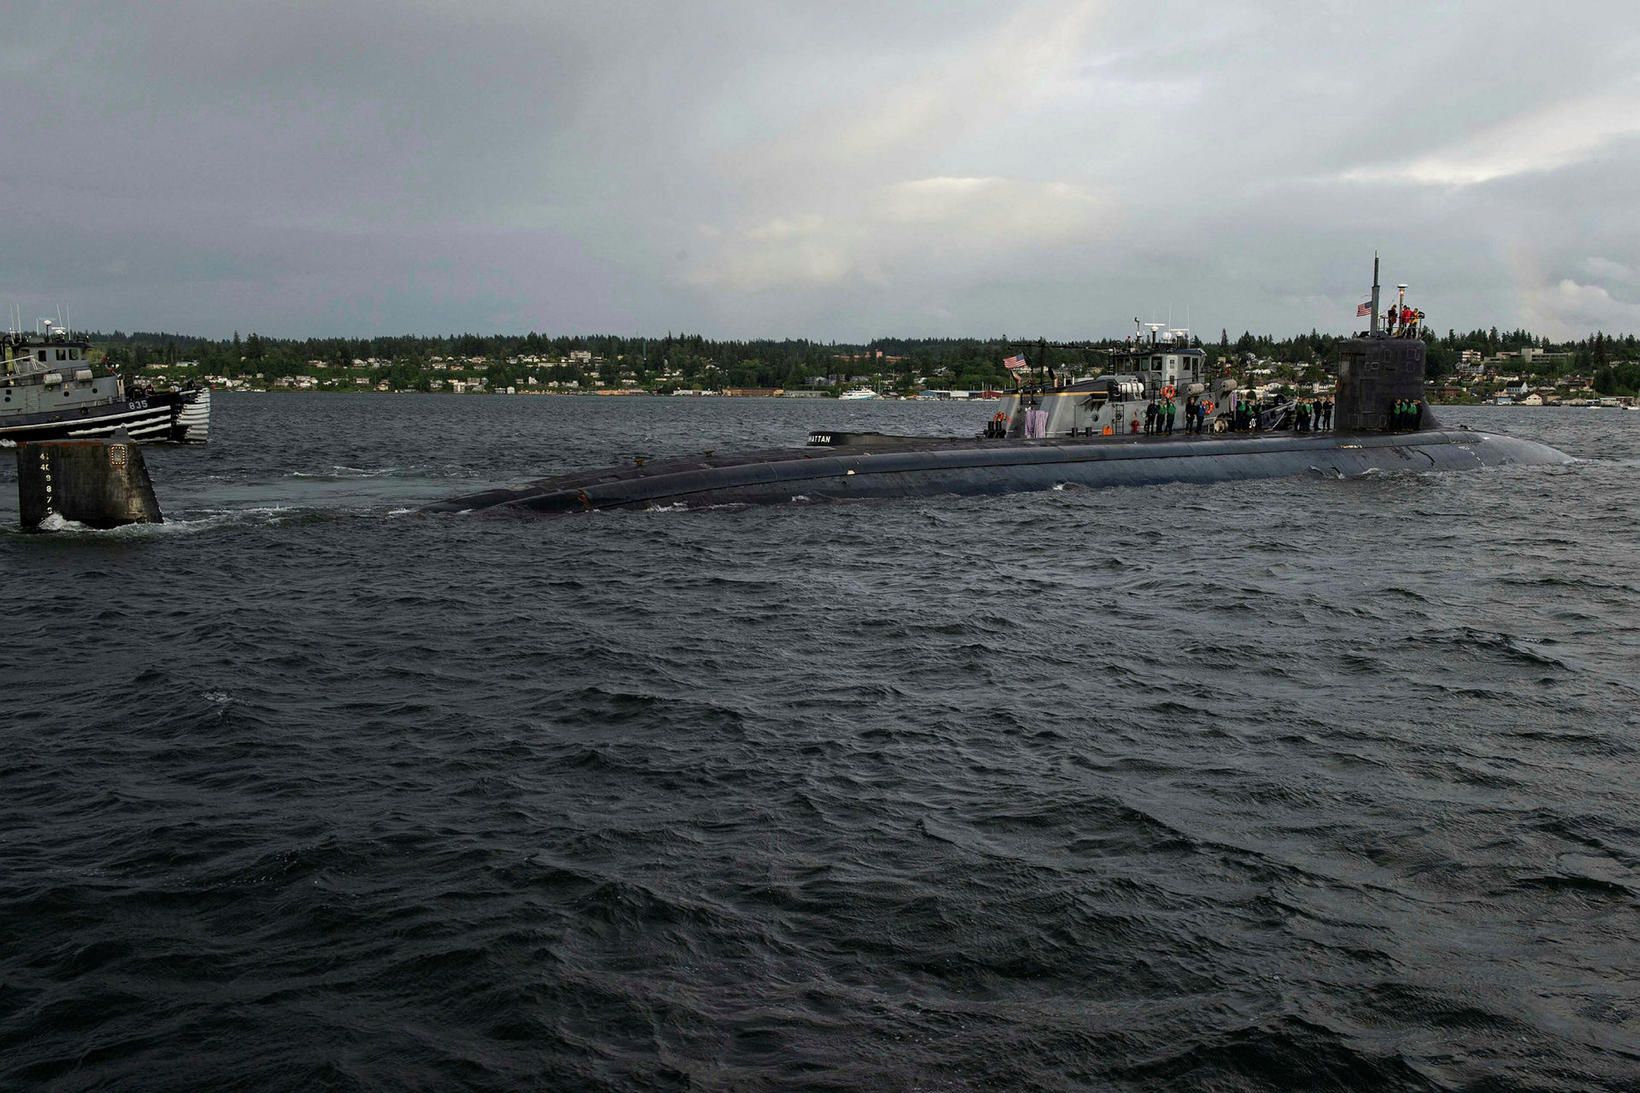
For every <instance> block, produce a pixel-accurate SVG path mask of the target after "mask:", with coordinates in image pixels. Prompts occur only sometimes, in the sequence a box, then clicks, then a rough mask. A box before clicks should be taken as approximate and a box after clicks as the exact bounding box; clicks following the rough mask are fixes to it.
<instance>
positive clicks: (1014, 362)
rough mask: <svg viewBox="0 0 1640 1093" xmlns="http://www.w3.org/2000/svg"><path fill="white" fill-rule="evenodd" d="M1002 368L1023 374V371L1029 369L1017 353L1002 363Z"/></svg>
mask: <svg viewBox="0 0 1640 1093" xmlns="http://www.w3.org/2000/svg"><path fill="white" fill-rule="evenodd" d="M1002 367H1004V368H1006V369H1007V370H1008V371H1010V372H1023V371H1025V369H1027V368H1029V367H1030V365H1028V364H1026V363H1025V358H1024V357H1022V356H1020V355H1019V354H1018V353H1015V354H1014V355H1013V356H1011V357H1009V358H1008V359H1006V360H1004V361H1003V362H1002Z"/></svg>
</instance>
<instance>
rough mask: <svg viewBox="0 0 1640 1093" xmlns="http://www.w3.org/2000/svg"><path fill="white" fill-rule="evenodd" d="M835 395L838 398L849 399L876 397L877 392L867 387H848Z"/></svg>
mask: <svg viewBox="0 0 1640 1093" xmlns="http://www.w3.org/2000/svg"><path fill="white" fill-rule="evenodd" d="M837 397H838V398H840V399H850V400H854V399H863V398H876V397H877V392H875V391H873V390H872V389H871V388H869V387H854V388H850V389H849V390H847V391H844V392H843V393H842V394H840V395H838V396H837Z"/></svg>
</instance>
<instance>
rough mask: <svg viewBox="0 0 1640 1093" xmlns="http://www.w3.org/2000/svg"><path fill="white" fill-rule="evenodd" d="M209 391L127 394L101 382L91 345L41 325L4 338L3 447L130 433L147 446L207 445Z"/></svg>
mask: <svg viewBox="0 0 1640 1093" xmlns="http://www.w3.org/2000/svg"><path fill="white" fill-rule="evenodd" d="M210 428H211V392H210V388H208V387H196V388H189V389H184V390H171V391H155V390H153V389H151V388H147V387H143V388H141V389H136V388H134V389H132V390H130V391H127V390H126V387H125V384H124V382H123V381H122V380H121V379H120V377H119V376H117V375H112V374H106V375H101V376H99V375H97V374H96V369H95V368H94V367H93V364H92V361H91V345H90V343H89V342H86V341H83V340H79V339H76V338H73V337H71V336H70V334H69V332H68V331H67V330H66V329H64V328H62V327H60V326H58V325H57V324H56V323H53V322H52V321H51V320H50V319H42V320H41V322H40V329H39V330H38V331H36V332H35V333H33V334H26V333H20V332H18V331H17V330H16V329H13V330H12V331H11V332H10V333H8V334H6V335H4V336H3V337H0V444H4V445H8V446H9V444H16V443H18V442H27V441H33V440H64V439H69V438H74V437H93V436H111V435H113V433H114V432H115V431H116V430H119V429H124V430H125V431H126V433H127V434H128V435H129V436H130V437H131V439H133V440H140V441H144V442H148V443H153V442H156V441H168V442H172V443H178V444H183V443H194V444H203V443H205V441H206V440H207V439H209V436H210Z"/></svg>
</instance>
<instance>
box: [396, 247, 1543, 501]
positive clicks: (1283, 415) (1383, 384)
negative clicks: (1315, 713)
mask: <svg viewBox="0 0 1640 1093" xmlns="http://www.w3.org/2000/svg"><path fill="white" fill-rule="evenodd" d="M1378 305H1379V285H1378V263H1377V259H1376V258H1375V259H1374V260H1373V283H1372V301H1371V305H1370V306H1371V314H1372V321H1371V327H1370V329H1369V330H1367V331H1365V332H1363V333H1362V334H1361V335H1359V336H1357V337H1354V338H1351V339H1348V340H1346V341H1345V342H1343V343H1342V346H1341V348H1340V352H1339V360H1338V386H1337V388H1336V390H1335V392H1334V395H1333V412H1334V418H1333V421H1332V423H1331V424H1332V428H1331V429H1330V430H1329V431H1326V432H1317V431H1310V430H1309V429H1308V428H1307V423H1306V422H1305V421H1304V420H1303V419H1302V417H1301V416H1300V415H1299V413H1298V408H1297V407H1296V406H1295V405H1294V404H1293V403H1287V404H1285V405H1281V406H1276V407H1272V408H1268V409H1263V410H1260V409H1258V408H1257V407H1256V406H1251V405H1250V403H1251V400H1250V399H1249V398H1248V397H1247V396H1246V395H1245V394H1244V393H1242V392H1240V391H1239V390H1237V387H1236V383H1235V381H1234V380H1232V379H1230V378H1229V377H1221V378H1219V379H1216V380H1209V379H1208V378H1207V377H1205V376H1204V374H1203V373H1204V370H1205V368H1206V364H1207V361H1206V353H1205V352H1204V351H1203V350H1201V349H1195V348H1191V347H1190V345H1189V339H1188V337H1187V336H1186V337H1184V338H1182V339H1180V338H1177V337H1172V336H1170V335H1169V333H1161V332H1159V331H1158V329H1157V328H1156V327H1154V326H1153V327H1152V328H1151V330H1150V333H1149V336H1148V338H1145V337H1135V338H1134V340H1133V342H1132V343H1131V344H1130V345H1129V346H1128V347H1127V348H1126V349H1125V350H1122V351H1118V352H1117V353H1116V354H1115V355H1114V358H1113V364H1114V365H1118V366H1119V367H1120V368H1121V369H1123V370H1116V369H1113V371H1112V372H1110V373H1107V374H1104V375H1100V376H1097V377H1094V378H1091V379H1081V380H1075V381H1073V382H1069V383H1064V384H1055V383H1052V382H1050V383H1047V384H1040V385H1030V386H1021V387H1019V388H1018V389H1017V390H1015V391H1013V392H1012V393H1010V394H1009V395H1008V396H1007V397H1006V398H1005V399H1004V401H1003V403H1002V406H1001V408H1000V409H999V410H998V411H997V412H996V414H995V415H994V416H993V417H992V419H991V420H990V421H989V422H988V423H987V424H986V427H985V431H984V433H983V434H981V435H976V436H970V437H915V436H891V435H885V434H881V433H837V432H817V433H811V434H810V436H809V438H808V445H807V447H804V448H777V449H769V450H764V451H752V452H743V453H740V454H732V455H723V456H714V455H705V456H699V457H684V458H677V459H667V460H656V461H652V462H635V463H631V464H626V465H622V466H615V467H605V468H602V469H597V470H588V471H579V472H574V473H570V474H562V475H556V476H554V477H551V478H544V479H540V480H539V481H535V482H531V483H528V484H526V485H524V486H520V487H516V488H511V489H497V490H489V491H487V492H484V493H478V494H472V495H469V496H464V497H456V498H452V499H450V500H447V501H440V502H437V503H436V504H432V505H428V506H426V507H424V508H423V509H422V510H421V511H423V512H449V513H465V512H481V513H486V514H494V515H517V516H533V515H541V516H546V515H557V514H564V513H574V512H590V511H596V510H601V509H645V508H659V507H669V506H674V505H683V506H685V507H689V508H695V507H707V506H713V505H733V504H774V503H781V502H791V501H821V500H838V499H842V498H850V497H924V496H929V495H937V494H958V495H976V494H1000V493H1017V492H1024V491H1029V490H1047V489H1052V488H1054V487H1058V486H1064V485H1072V484H1074V485H1079V486H1142V485H1153V484H1157V483H1165V482H1201V483H1206V482H1224V481H1233V480H1237V479H1249V478H1278V477H1284V476H1288V475H1300V474H1307V473H1317V472H1319V473H1324V474H1335V475H1340V476H1345V475H1358V474H1363V473H1365V472H1368V471H1374V470H1377V471H1399V470H1415V471H1429V470H1435V471H1467V470H1475V469H1477V468H1481V467H1503V466H1511V465H1542V464H1560V463H1567V462H1570V460H1571V457H1570V456H1567V455H1566V454H1565V453H1564V452H1560V451H1557V450H1556V449H1554V448H1551V447H1549V446H1548V445H1545V444H1540V443H1537V442H1536V441H1531V440H1523V439H1520V438H1519V437H1512V436H1507V435H1504V434H1500V433H1485V432H1478V431H1474V430H1470V429H1467V428H1458V429H1445V428H1442V427H1441V426H1440V425H1439V424H1438V423H1437V422H1436V420H1435V416H1434V414H1433V412H1432V411H1431V410H1430V409H1429V407H1427V406H1426V405H1424V403H1423V401H1422V400H1423V393H1424V377H1425V360H1424V358H1425V346H1424V341H1423V339H1422V337H1420V336H1418V325H1417V320H1416V317H1414V316H1413V315H1412V313H1410V312H1408V311H1407V309H1406V308H1405V299H1404V287H1403V295H1402V297H1401V298H1400V299H1399V300H1398V302H1397V305H1396V306H1395V307H1393V308H1391V311H1390V314H1391V316H1392V320H1391V322H1390V323H1388V324H1385V325H1384V326H1381V325H1380V323H1379V316H1378ZM1409 318H1410V319H1411V321H1410V322H1409V321H1408V319H1409ZM1397 320H1398V321H1399V322H1400V323H1401V330H1400V331H1399V332H1397V331H1396V330H1395V322H1396V321H1397ZM1170 333H1171V332H1170ZM1180 333H1182V332H1180ZM1175 398H1187V399H1193V400H1194V402H1195V403H1196V404H1199V405H1200V406H1201V407H1202V410H1203V411H1204V413H1205V414H1206V415H1207V416H1208V422H1209V427H1210V428H1211V430H1212V432H1211V434H1210V435H1209V433H1208V432H1207V431H1206V430H1205V429H1203V431H1200V432H1190V433H1181V434H1179V435H1177V436H1175V435H1172V431H1171V429H1169V430H1168V431H1167V433H1166V434H1165V435H1157V434H1156V433H1155V432H1153V431H1152V430H1148V429H1147V428H1146V426H1145V411H1146V408H1147V406H1149V405H1150V404H1151V403H1152V402H1153V401H1155V400H1158V399H1160V400H1163V401H1164V402H1167V403H1170V402H1172V401H1173V400H1174V399H1175Z"/></svg>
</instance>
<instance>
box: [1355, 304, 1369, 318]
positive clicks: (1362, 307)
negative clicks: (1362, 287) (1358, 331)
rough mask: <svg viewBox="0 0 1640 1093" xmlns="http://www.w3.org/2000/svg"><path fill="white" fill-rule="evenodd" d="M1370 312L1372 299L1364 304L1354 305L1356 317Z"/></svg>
mask: <svg viewBox="0 0 1640 1093" xmlns="http://www.w3.org/2000/svg"><path fill="white" fill-rule="evenodd" d="M1371 314H1372V301H1370V300H1369V301H1367V302H1366V303H1364V304H1356V305H1355V317H1356V318H1357V319H1359V318H1362V317H1364V316H1367V315H1371Z"/></svg>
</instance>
